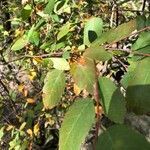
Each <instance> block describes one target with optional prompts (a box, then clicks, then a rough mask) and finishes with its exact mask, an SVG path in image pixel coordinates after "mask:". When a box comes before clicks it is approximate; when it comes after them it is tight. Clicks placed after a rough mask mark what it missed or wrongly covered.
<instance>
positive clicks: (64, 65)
mask: <svg viewBox="0 0 150 150" xmlns="http://www.w3.org/2000/svg"><path fill="white" fill-rule="evenodd" d="M50 59H51V61H52V62H53V67H54V68H55V69H58V70H70V66H69V63H68V62H67V61H66V59H64V58H50Z"/></svg>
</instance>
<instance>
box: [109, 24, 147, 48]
mask: <svg viewBox="0 0 150 150" xmlns="http://www.w3.org/2000/svg"><path fill="white" fill-rule="evenodd" d="M146 30H150V26H147V27H145V28H143V29H141V30H138V31H137V32H133V33H131V34H129V35H127V36H125V37H123V38H120V40H119V41H121V40H125V39H127V38H128V37H130V36H133V35H136V34H139V33H141V32H143V31H146ZM116 42H117V41H113V42H111V43H109V44H108V45H106V46H107V47H110V45H112V44H114V43H116Z"/></svg>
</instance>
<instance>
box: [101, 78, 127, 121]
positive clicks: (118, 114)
mask: <svg viewBox="0 0 150 150" xmlns="http://www.w3.org/2000/svg"><path fill="white" fill-rule="evenodd" d="M99 87H100V95H101V98H102V106H103V109H104V112H105V114H106V116H107V117H108V118H109V119H111V120H112V121H114V122H116V123H123V121H124V116H125V113H126V106H125V99H124V97H123V95H122V94H121V92H120V90H119V88H117V87H116V86H115V84H114V83H113V82H112V81H111V80H110V79H108V78H106V77H100V78H99Z"/></svg>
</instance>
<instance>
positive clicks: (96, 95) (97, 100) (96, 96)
mask: <svg viewBox="0 0 150 150" xmlns="http://www.w3.org/2000/svg"><path fill="white" fill-rule="evenodd" d="M94 64H95V78H96V83H95V85H94V99H95V103H96V124H95V129H96V131H95V141H94V149H95V145H96V142H97V140H98V134H99V128H100V120H101V112H100V109H99V107H100V94H99V84H98V75H97V71H96V70H97V69H96V62H95V61H94Z"/></svg>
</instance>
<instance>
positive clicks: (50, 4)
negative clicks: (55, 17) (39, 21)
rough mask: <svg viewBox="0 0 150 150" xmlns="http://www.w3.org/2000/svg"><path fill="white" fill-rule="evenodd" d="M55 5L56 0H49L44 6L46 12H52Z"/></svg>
mask: <svg viewBox="0 0 150 150" xmlns="http://www.w3.org/2000/svg"><path fill="white" fill-rule="evenodd" d="M54 5H55V0H49V1H48V3H47V5H46V7H45V8H44V13H46V14H49V15H50V14H51V13H52V11H53V9H54Z"/></svg>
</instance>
